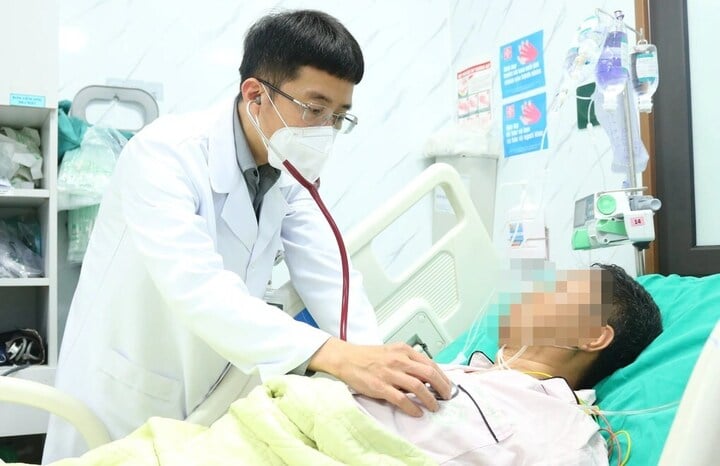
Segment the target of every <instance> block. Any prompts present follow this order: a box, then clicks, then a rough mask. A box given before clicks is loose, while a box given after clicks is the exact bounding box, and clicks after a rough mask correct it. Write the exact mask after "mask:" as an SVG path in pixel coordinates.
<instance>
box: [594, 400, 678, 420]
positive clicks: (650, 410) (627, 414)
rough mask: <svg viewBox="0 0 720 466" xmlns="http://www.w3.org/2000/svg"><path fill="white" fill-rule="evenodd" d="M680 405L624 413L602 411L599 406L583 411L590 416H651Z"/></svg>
mask: <svg viewBox="0 0 720 466" xmlns="http://www.w3.org/2000/svg"><path fill="white" fill-rule="evenodd" d="M679 404H680V400H677V401H673V402H672V403H666V404H664V405H660V406H654V407H652V408H645V409H628V410H623V411H611V410H605V409H600V407H599V406H583V410H584V411H585V412H587V413H588V414H602V415H603V416H637V415H639V414H651V413H658V412H661V411H666V410H668V409H671V408H674V407H676V406H678V405H679Z"/></svg>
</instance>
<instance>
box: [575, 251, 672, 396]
mask: <svg viewBox="0 0 720 466" xmlns="http://www.w3.org/2000/svg"><path fill="white" fill-rule="evenodd" d="M593 267H600V268H601V269H602V273H603V275H604V276H603V280H602V284H603V286H606V284H609V285H610V287H611V289H612V294H611V296H612V310H611V311H610V315H609V316H607V319H606V320H605V322H604V323H605V324H606V325H609V326H611V327H612V328H613V330H614V331H615V338H614V339H613V341H612V343H610V345H608V347H607V348H605V349H604V350H603V351H601V352H600V354H599V355H598V358H597V359H596V360H595V362H594V363H593V365H592V366H591V367H590V368H589V369H588V370H587V372H586V373H585V374H584V375H583V378H582V380H581V381H580V384H579V387H578V388H581V389H582V388H592V387H593V386H594V385H595V384H597V383H598V382H600V381H601V380H602V379H604V378H605V377H607V376H609V375H610V374H612V373H613V372H615V371H616V370H618V369H620V368H622V367H625V366H627V365H628V364H630V363H632V362H633V361H635V359H637V357H638V355H640V353H641V352H642V351H643V350H644V349H645V348H647V347H648V345H649V344H650V343H651V342H652V341H653V340H654V339H655V338H656V337H657V336H658V335H660V333H662V330H663V328H662V321H661V319H660V309H658V306H657V304H655V301H654V300H653V298H652V296H650V293H648V292H647V290H645V288H643V287H642V285H640V283H638V282H637V281H636V280H635V279H634V278H632V277H631V276H630V275H628V274H627V273H626V272H625V270H623V269H622V267H618V266H617V265H607V264H593ZM602 294H603V296H607V294H606V293H605V292H603V293H602Z"/></svg>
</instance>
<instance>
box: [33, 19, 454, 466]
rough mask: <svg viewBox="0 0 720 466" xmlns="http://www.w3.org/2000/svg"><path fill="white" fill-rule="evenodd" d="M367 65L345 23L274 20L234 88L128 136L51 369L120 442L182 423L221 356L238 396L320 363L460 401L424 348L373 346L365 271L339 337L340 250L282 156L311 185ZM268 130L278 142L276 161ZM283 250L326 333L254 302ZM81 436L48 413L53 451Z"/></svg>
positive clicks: (354, 382) (342, 374) (251, 35)
mask: <svg viewBox="0 0 720 466" xmlns="http://www.w3.org/2000/svg"><path fill="white" fill-rule="evenodd" d="M363 68H364V64H363V56H362V52H361V50H360V47H359V45H358V43H357V42H356V40H355V39H354V37H353V36H352V35H351V34H350V33H349V32H348V31H347V29H345V27H344V26H343V25H342V24H340V23H339V22H338V21H337V20H336V19H335V18H333V17H331V16H328V15H327V14H324V13H321V12H317V11H294V12H285V13H279V14H273V15H269V16H266V17H263V18H261V19H260V20H259V21H258V22H257V23H256V24H255V25H253V26H252V27H251V29H250V30H249V32H248V34H247V36H246V39H245V50H244V55H243V59H242V64H241V66H240V75H241V85H240V94H239V95H238V96H237V98H236V99H235V100H234V101H232V102H226V103H225V104H223V105H221V106H219V107H218V108H216V109H213V110H211V111H206V112H202V113H197V114H191V115H182V116H174V115H172V116H167V117H164V118H161V119H159V120H157V121H156V122H154V123H152V124H151V125H149V126H148V127H147V128H145V129H144V130H143V131H142V132H141V133H140V134H138V135H137V136H135V137H134V138H133V139H132V140H131V141H130V142H129V143H128V144H127V146H126V147H125V149H124V151H123V153H122V155H121V157H120V160H119V162H118V165H117V168H116V172H115V174H114V177H113V180H112V183H111V186H110V188H109V190H108V192H107V193H106V195H105V197H104V199H103V202H102V205H101V207H100V212H99V214H98V218H97V221H96V224H95V229H94V231H93V235H92V239H91V241H90V245H89V247H88V251H87V254H86V256H85V261H84V265H83V268H82V273H81V275H80V281H79V283H78V287H77V290H76V292H75V296H74V298H73V302H72V306H71V309H70V313H69V316H68V321H67V326H66V328H65V334H64V337H63V343H62V348H61V351H60V359H59V365H58V372H57V378H56V386H57V387H58V388H59V389H61V390H63V391H65V392H67V393H70V394H72V395H75V396H76V397H77V398H79V399H80V400H82V401H83V402H85V403H86V404H88V405H89V406H90V408H91V409H92V410H93V411H94V412H95V413H96V414H97V415H98V416H99V417H100V418H101V419H102V420H103V421H104V423H105V424H106V425H107V427H108V429H109V432H110V434H111V436H112V437H113V438H119V437H122V436H125V435H127V434H129V433H130V432H131V431H132V430H134V429H135V428H137V427H138V426H140V425H141V424H142V423H143V422H144V421H145V420H146V419H147V418H148V417H150V416H164V417H171V418H175V419H184V418H186V417H187V416H188V415H189V414H191V413H192V412H193V411H194V410H195V409H196V408H197V407H198V406H199V405H200V404H201V403H202V402H203V400H204V399H205V398H206V397H207V396H208V395H209V394H210V393H211V392H212V390H213V388H214V386H215V385H216V384H217V383H219V381H220V380H221V379H222V376H223V374H224V373H225V372H226V369H227V367H228V366H229V364H232V365H234V366H235V367H237V368H238V369H240V370H241V371H242V372H243V373H245V374H247V380H246V381H245V388H244V390H242V392H243V393H245V392H247V391H249V390H250V389H251V388H253V386H255V385H256V384H258V383H259V382H260V381H261V379H266V378H268V377H272V376H276V375H281V374H287V373H299V374H304V373H306V371H322V372H327V373H329V374H332V375H334V376H336V377H337V378H339V379H341V380H342V381H344V382H345V383H347V384H348V385H349V386H350V387H352V388H353V389H355V390H356V391H357V392H359V393H362V394H365V395H367V396H370V397H372V398H378V399H384V400H387V401H389V402H390V403H392V404H394V405H396V406H398V407H399V408H400V409H402V410H403V411H405V412H406V413H408V414H411V415H415V416H420V415H421V410H420V408H419V407H418V406H416V405H415V404H414V403H413V402H412V401H410V400H409V399H408V397H407V396H406V395H405V392H411V393H414V394H415V395H416V396H417V397H418V398H419V399H420V400H421V401H422V402H423V404H424V405H425V406H426V407H428V408H429V409H431V410H436V409H437V408H438V403H437V400H435V398H434V397H433V395H432V394H431V393H430V391H429V390H428V389H427V388H426V386H425V382H429V383H430V385H432V386H433V387H434V388H435V390H437V391H438V392H439V393H440V394H442V395H443V396H445V397H449V396H450V384H449V381H448V379H447V378H446V376H445V375H444V374H443V373H442V371H440V370H439V368H438V367H437V366H436V365H435V364H434V363H433V362H432V361H430V360H429V359H428V358H426V357H424V356H423V355H420V354H418V353H417V352H415V351H414V350H413V349H412V348H410V347H409V346H407V345H400V344H395V345H388V346H382V345H380V344H379V343H381V340H380V336H379V332H378V327H377V322H376V320H375V314H374V311H373V309H372V307H371V305H370V304H369V302H368V300H367V297H366V296H365V294H364V292H363V290H362V284H361V277H360V276H359V275H358V274H357V273H355V272H353V273H351V278H350V305H349V326H348V332H347V334H348V339H349V340H350V341H351V342H352V343H349V342H344V341H342V340H340V339H339V338H337V337H336V335H337V334H338V330H339V326H340V302H341V299H340V298H341V285H342V276H341V267H340V258H339V253H338V249H337V245H336V243H335V240H334V237H333V236H332V233H331V230H330V228H329V226H328V224H327V222H326V221H325V219H324V218H323V216H322V214H321V212H320V210H319V209H318V207H317V206H316V204H315V202H314V201H313V200H312V198H311V197H310V195H309V194H308V192H307V191H306V190H305V189H304V188H302V187H301V186H300V185H299V184H298V183H297V182H296V181H295V180H293V179H292V178H291V177H289V176H288V175H287V174H285V173H281V170H279V169H278V168H279V167H282V165H280V164H279V163H278V161H277V159H278V156H281V157H286V158H287V159H288V160H289V161H290V162H291V163H294V164H295V165H296V167H297V168H298V169H299V170H300V172H301V173H302V174H303V175H305V177H306V178H307V179H309V180H311V181H314V180H317V178H318V175H319V172H320V168H321V167H322V163H323V162H324V158H325V156H327V155H328V151H329V149H330V148H331V145H332V141H333V139H334V137H335V134H336V133H343V132H347V131H349V130H351V129H352V128H353V127H354V126H355V125H356V124H357V118H355V117H354V116H352V115H351V114H350V113H348V112H349V110H350V107H351V103H352V93H353V88H354V85H355V84H357V83H358V82H360V79H361V78H362V75H363ZM286 127H287V128H289V129H285V128H286ZM301 128H302V130H301ZM276 134H277V136H276ZM269 143H270V144H271V146H272V147H273V149H275V150H277V151H279V152H282V154H270V160H268V159H269V157H268V149H267V147H268V144H269ZM307 146H311V147H313V149H311V150H308V148H307ZM308 154H314V155H315V156H313V157H310V156H308ZM268 161H270V164H269V163H268ZM280 249H283V250H284V254H285V260H286V262H287V265H288V268H289V270H290V276H291V278H292V281H293V283H294V285H295V287H296V289H297V291H298V293H299V295H300V297H301V298H302V300H303V302H304V303H305V304H306V306H307V308H308V309H309V310H310V312H311V313H312V315H313V317H314V318H315V320H316V321H317V322H318V324H319V326H320V329H316V328H313V327H310V326H308V325H306V324H304V323H299V322H296V321H295V320H293V319H292V318H291V317H289V316H288V315H287V314H285V313H283V312H282V311H280V310H278V309H277V308H275V307H273V306H270V305H267V304H266V303H264V302H263V301H262V300H261V299H260V297H262V296H263V294H264V292H265V287H266V284H267V283H268V280H269V279H270V277H271V269H272V267H273V263H274V259H275V257H276V254H277V252H278V250H280ZM85 449H86V447H85V445H84V444H83V441H82V439H81V438H80V437H79V436H78V434H77V433H76V432H75V431H74V430H73V429H72V428H71V427H69V425H67V424H66V423H64V422H63V421H62V420H60V419H57V418H53V419H51V422H50V425H49V428H48V434H47V440H46V447H45V452H44V458H43V461H50V460H55V459H58V458H63V457H67V456H75V455H78V454H81V453H82V452H83V451H85Z"/></svg>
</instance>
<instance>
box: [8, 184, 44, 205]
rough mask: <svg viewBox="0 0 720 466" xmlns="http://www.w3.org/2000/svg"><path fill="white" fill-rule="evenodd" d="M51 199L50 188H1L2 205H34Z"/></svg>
mask: <svg viewBox="0 0 720 466" xmlns="http://www.w3.org/2000/svg"><path fill="white" fill-rule="evenodd" d="M48 199H50V190H48V189H9V190H8V191H3V188H0V207H34V206H39V205H41V204H42V203H43V202H46V201H47V200H48Z"/></svg>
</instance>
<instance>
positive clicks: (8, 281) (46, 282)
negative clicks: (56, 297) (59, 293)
mask: <svg viewBox="0 0 720 466" xmlns="http://www.w3.org/2000/svg"><path fill="white" fill-rule="evenodd" d="M6 286H50V279H49V278H45V277H38V278H0V287H6Z"/></svg>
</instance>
